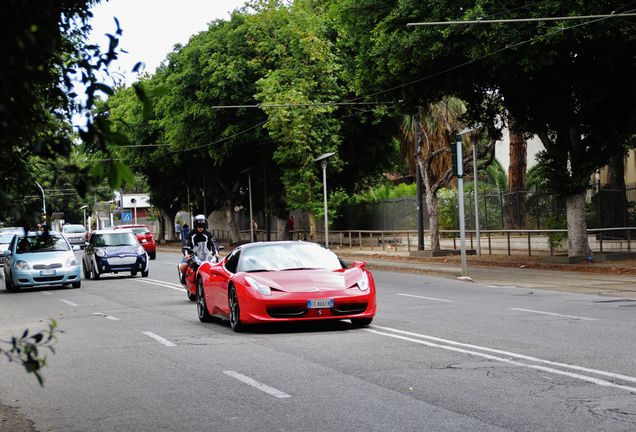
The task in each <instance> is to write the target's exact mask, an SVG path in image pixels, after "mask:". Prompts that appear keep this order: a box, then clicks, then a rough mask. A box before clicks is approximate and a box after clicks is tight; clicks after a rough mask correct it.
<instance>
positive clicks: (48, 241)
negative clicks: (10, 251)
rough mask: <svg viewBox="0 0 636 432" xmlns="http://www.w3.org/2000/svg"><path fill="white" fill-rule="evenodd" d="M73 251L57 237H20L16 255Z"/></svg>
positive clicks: (64, 241)
mask: <svg viewBox="0 0 636 432" xmlns="http://www.w3.org/2000/svg"><path fill="white" fill-rule="evenodd" d="M68 250H71V249H70V247H69V245H68V243H66V240H64V239H63V238H62V237H60V236H57V235H49V236H44V235H41V236H28V237H20V239H19V240H18V247H17V249H16V253H18V254H23V253H39V252H56V251H68Z"/></svg>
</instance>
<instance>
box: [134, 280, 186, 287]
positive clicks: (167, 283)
mask: <svg viewBox="0 0 636 432" xmlns="http://www.w3.org/2000/svg"><path fill="white" fill-rule="evenodd" d="M141 281H148V282H157V283H160V284H163V285H170V286H174V287H177V288H183V285H181V284H180V283H176V282H166V281H163V280H159V279H150V278H144V279H141Z"/></svg>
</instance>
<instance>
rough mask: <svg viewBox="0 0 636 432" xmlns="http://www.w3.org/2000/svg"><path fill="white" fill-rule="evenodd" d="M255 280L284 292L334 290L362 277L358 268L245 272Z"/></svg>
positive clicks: (346, 286)
mask: <svg viewBox="0 0 636 432" xmlns="http://www.w3.org/2000/svg"><path fill="white" fill-rule="evenodd" d="M245 275H246V276H247V275H249V276H250V277H252V278H254V279H255V280H256V281H258V282H260V283H263V284H265V285H267V286H269V287H271V288H274V289H277V290H280V291H285V292H314V291H335V290H343V289H346V288H350V287H351V286H353V285H355V284H356V283H357V282H358V281H359V280H360V278H361V277H362V270H360V269H359V268H350V269H345V270H344V271H329V270H323V269H317V270H287V271H274V272H267V273H245Z"/></svg>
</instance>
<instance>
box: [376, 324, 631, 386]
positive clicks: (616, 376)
mask: <svg viewBox="0 0 636 432" xmlns="http://www.w3.org/2000/svg"><path fill="white" fill-rule="evenodd" d="M372 327H373V328H379V329H382V330H387V331H391V332H395V333H401V334H406V335H409V336H414V337H418V338H422V339H429V340H433V341H436V342H441V343H445V344H448V345H456V346H461V347H466V348H471V349H477V350H480V351H486V352H491V353H496V354H500V355H505V356H507V357H513V358H517V359H521V360H527V361H531V362H536V363H543V364H547V365H550V366H556V367H561V368H566V369H572V370H576V371H580V372H585V373H591V374H595V375H601V376H605V377H608V378H613V379H618V380H622V381H628V382H633V383H636V377H632V376H628V375H621V374H617V373H614V372H608V371H604V370H600V369H593V368H586V367H583V366H577V365H572V364H568V363H560V362H554V361H551V360H544V359H540V358H537V357H532V356H527V355H524V354H517V353H513V352H510V351H503V350H498V349H493V348H487V347H482V346H479V345H471V344H467V343H462V342H456V341H452V340H448V339H442V338H438V337H435V336H428V335H423V334H419V333H413V332H408V331H404V330H398V329H394V328H391V327H382V326H378V325H374V326H372ZM368 331H371V330H368ZM382 334H383V335H384V334H385V333H382ZM386 335H387V336H391V335H390V334H388V333H386ZM407 339H410V338H407ZM412 340H413V341H417V340H416V339H412ZM418 343H419V342H418ZM439 347H440V348H444V345H439ZM446 348H452V347H446ZM466 351H467V352H469V353H472V351H468V350H466ZM475 354H476V355H479V354H481V353H475ZM495 359H499V357H495ZM503 360H508V359H503ZM522 364H523V365H525V363H522ZM555 370H556V369H555ZM630 388H632V387H630ZM630 391H632V390H630Z"/></svg>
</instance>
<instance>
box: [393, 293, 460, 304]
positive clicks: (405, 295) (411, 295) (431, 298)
mask: <svg viewBox="0 0 636 432" xmlns="http://www.w3.org/2000/svg"><path fill="white" fill-rule="evenodd" d="M398 295H399V296H403V297H415V298H421V299H425V300H434V301H439V302H448V303H453V301H452V300H446V299H441V298H435V297H424V296H418V295H413V294H401V293H400V294H398Z"/></svg>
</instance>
